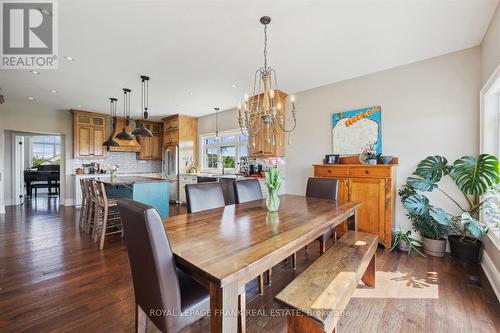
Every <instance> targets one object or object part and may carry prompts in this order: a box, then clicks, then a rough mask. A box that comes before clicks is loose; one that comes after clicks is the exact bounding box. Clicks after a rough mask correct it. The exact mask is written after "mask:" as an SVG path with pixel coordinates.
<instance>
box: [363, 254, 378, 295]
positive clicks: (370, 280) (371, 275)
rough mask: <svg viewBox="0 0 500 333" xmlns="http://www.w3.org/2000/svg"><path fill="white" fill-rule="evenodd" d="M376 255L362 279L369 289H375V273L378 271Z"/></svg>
mask: <svg viewBox="0 0 500 333" xmlns="http://www.w3.org/2000/svg"><path fill="white" fill-rule="evenodd" d="M376 257H377V256H376V255H374V256H373V258H372V260H371V261H370V263H369V264H368V267H367V268H366V271H365V273H364V274H363V276H362V277H361V281H363V283H364V284H366V285H367V286H368V287H372V288H375V271H376V269H377V259H376Z"/></svg>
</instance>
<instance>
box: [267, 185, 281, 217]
mask: <svg viewBox="0 0 500 333" xmlns="http://www.w3.org/2000/svg"><path fill="white" fill-rule="evenodd" d="M266 206H267V210H268V211H270V212H277V211H278V209H279V208H280V197H279V196H278V191H275V190H269V189H268V196H267V199H266Z"/></svg>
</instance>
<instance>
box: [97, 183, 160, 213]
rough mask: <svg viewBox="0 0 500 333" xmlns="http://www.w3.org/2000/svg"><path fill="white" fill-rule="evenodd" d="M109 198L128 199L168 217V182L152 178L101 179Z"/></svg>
mask: <svg viewBox="0 0 500 333" xmlns="http://www.w3.org/2000/svg"><path fill="white" fill-rule="evenodd" d="M101 182H103V183H104V185H105V186H106V193H107V194H108V196H112V197H115V198H128V199H132V200H135V201H139V202H142V203H143V204H145V205H149V206H152V207H155V208H156V209H157V210H158V212H159V213H160V216H161V217H162V218H165V217H168V216H169V212H168V183H167V180H165V179H161V178H151V177H130V176H129V177H115V178H107V179H101Z"/></svg>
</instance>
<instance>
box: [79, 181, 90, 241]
mask: <svg viewBox="0 0 500 333" xmlns="http://www.w3.org/2000/svg"><path fill="white" fill-rule="evenodd" d="M80 188H81V190H82V208H81V209H80V223H79V227H80V229H81V230H83V231H85V228H86V224H87V223H86V222H87V214H88V206H89V200H88V191H87V184H86V183H85V179H84V178H81V179H80Z"/></svg>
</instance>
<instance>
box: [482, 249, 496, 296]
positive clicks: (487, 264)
mask: <svg viewBox="0 0 500 333" xmlns="http://www.w3.org/2000/svg"><path fill="white" fill-rule="evenodd" d="M481 267H483V271H484V274H486V277H487V278H488V281H490V284H491V287H492V288H493V291H494V292H495V295H497V299H498V300H499V301H500V272H498V269H497V268H496V267H495V265H494V264H493V261H492V260H491V259H490V257H489V256H488V253H486V251H484V250H483V255H482V259H481Z"/></svg>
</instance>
